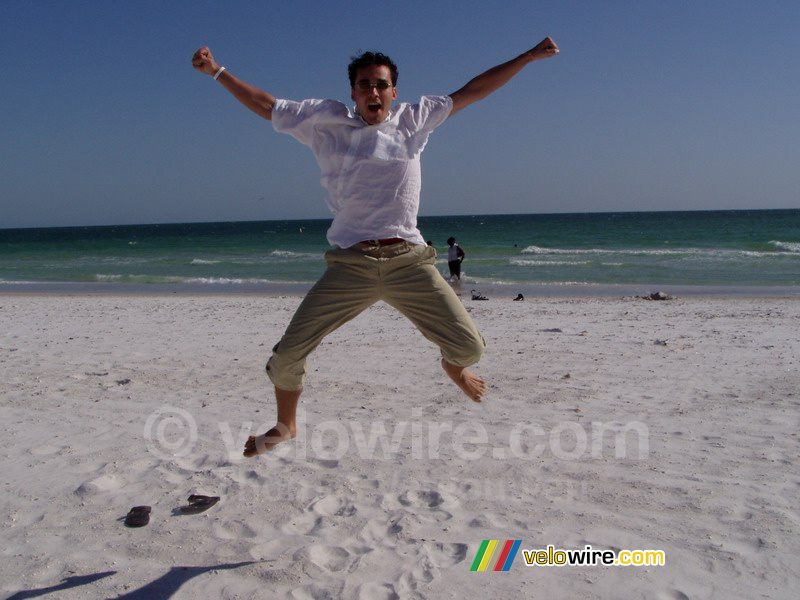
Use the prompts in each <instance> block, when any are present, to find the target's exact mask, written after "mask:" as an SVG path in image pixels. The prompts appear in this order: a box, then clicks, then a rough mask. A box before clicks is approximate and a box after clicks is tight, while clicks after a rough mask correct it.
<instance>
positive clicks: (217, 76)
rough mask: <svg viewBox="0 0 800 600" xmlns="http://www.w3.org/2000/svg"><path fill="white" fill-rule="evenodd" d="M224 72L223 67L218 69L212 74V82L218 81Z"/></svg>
mask: <svg viewBox="0 0 800 600" xmlns="http://www.w3.org/2000/svg"><path fill="white" fill-rule="evenodd" d="M224 70H225V67H220V68H219V71H217V72H216V73H214V81H216V80H217V79H219V76H220V75H222V72H223V71H224Z"/></svg>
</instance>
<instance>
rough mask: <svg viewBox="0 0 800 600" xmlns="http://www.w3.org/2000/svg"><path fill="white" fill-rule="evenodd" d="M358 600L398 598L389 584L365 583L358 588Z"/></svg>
mask: <svg viewBox="0 0 800 600" xmlns="http://www.w3.org/2000/svg"><path fill="white" fill-rule="evenodd" d="M357 594H358V596H357V597H358V599H359V600H397V599H398V598H400V596H398V595H397V592H395V591H394V586H393V585H391V584H389V583H385V584H382V583H365V584H364V585H362V586H359V588H358V592H357Z"/></svg>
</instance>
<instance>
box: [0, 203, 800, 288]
mask: <svg viewBox="0 0 800 600" xmlns="http://www.w3.org/2000/svg"><path fill="white" fill-rule="evenodd" d="M329 223H330V222H329V220H327V219H320V220H305V221H257V222H233V223H189V224H163V225H135V226H107V227H69V228H42V229H0V285H2V286H3V288H4V289H9V288H14V289H16V288H20V289H24V286H31V285H35V284H86V285H85V286H84V287H87V286H88V287H90V288H91V286H92V285H96V284H106V285H112V284H113V285H115V286H126V285H127V286H132V285H135V286H138V288H137V289H140V288H141V287H145V288H147V287H148V286H154V285H158V284H168V285H172V286H177V287H181V286H191V287H192V288H193V289H207V290H209V291H212V290H222V289H224V290H225V291H235V290H237V289H241V290H244V289H248V290H249V289H269V288H270V287H274V286H287V285H288V286H293V285H294V286H298V287H299V288H302V287H304V286H305V287H307V286H308V285H309V284H311V283H313V281H315V280H316V278H317V277H319V275H320V274H321V273H322V271H323V270H324V266H325V263H324V259H323V255H324V253H325V251H326V250H327V249H328V244H327V241H326V240H325V231H326V230H327V228H328V226H329ZM419 226H420V230H421V231H422V233H423V235H424V236H425V238H426V239H428V240H431V242H432V243H433V245H434V246H435V247H436V249H437V250H438V251H439V263H438V266H439V269H440V270H441V271H442V272H443V273H446V271H447V260H446V256H447V253H446V250H447V244H446V240H447V238H448V237H449V236H451V235H452V236H455V237H456V238H457V240H458V241H459V244H460V245H461V246H462V247H463V248H464V250H465V251H466V260H465V261H464V263H463V266H462V269H463V277H462V279H463V280H462V283H461V286H462V287H463V288H466V289H470V287H471V288H477V289H479V290H483V289H497V288H498V287H508V288H509V290H510V289H515V290H516V289H519V290H525V289H531V288H532V287H535V286H548V287H558V286H570V287H572V288H576V287H577V288H586V289H591V288H592V287H596V286H627V287H628V288H631V289H641V290H646V289H654V290H655V289H659V290H661V289H667V290H668V289H669V288H670V286H673V287H675V286H678V287H681V288H686V287H689V288H691V287H692V286H719V287H721V288H727V289H734V288H735V289H747V288H776V289H777V288H794V287H798V286H800V210H748V211H691V212H642V213H584V214H545V215H478V216H451V217H420V219H419Z"/></svg>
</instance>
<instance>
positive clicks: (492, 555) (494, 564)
mask: <svg viewBox="0 0 800 600" xmlns="http://www.w3.org/2000/svg"><path fill="white" fill-rule="evenodd" d="M520 544H522V540H483V541H482V542H481V546H480V548H478V553H477V554H476V555H475V560H473V561H472V566H471V567H470V568H469V570H470V571H508V570H509V569H510V568H511V565H512V564H513V562H514V559H515V558H516V557H517V553H518V552H519V547H520Z"/></svg>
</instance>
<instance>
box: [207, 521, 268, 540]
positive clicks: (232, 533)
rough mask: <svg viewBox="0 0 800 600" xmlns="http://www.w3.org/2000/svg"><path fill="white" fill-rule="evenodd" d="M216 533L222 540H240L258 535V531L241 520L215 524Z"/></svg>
mask: <svg viewBox="0 0 800 600" xmlns="http://www.w3.org/2000/svg"><path fill="white" fill-rule="evenodd" d="M214 535H215V536H216V537H217V539H220V540H240V539H242V538H254V537H258V532H257V531H256V530H255V529H253V528H252V527H250V526H249V525H247V524H246V523H243V522H241V521H228V522H227V523H224V524H221V525H220V524H216V525H215V526H214Z"/></svg>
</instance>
